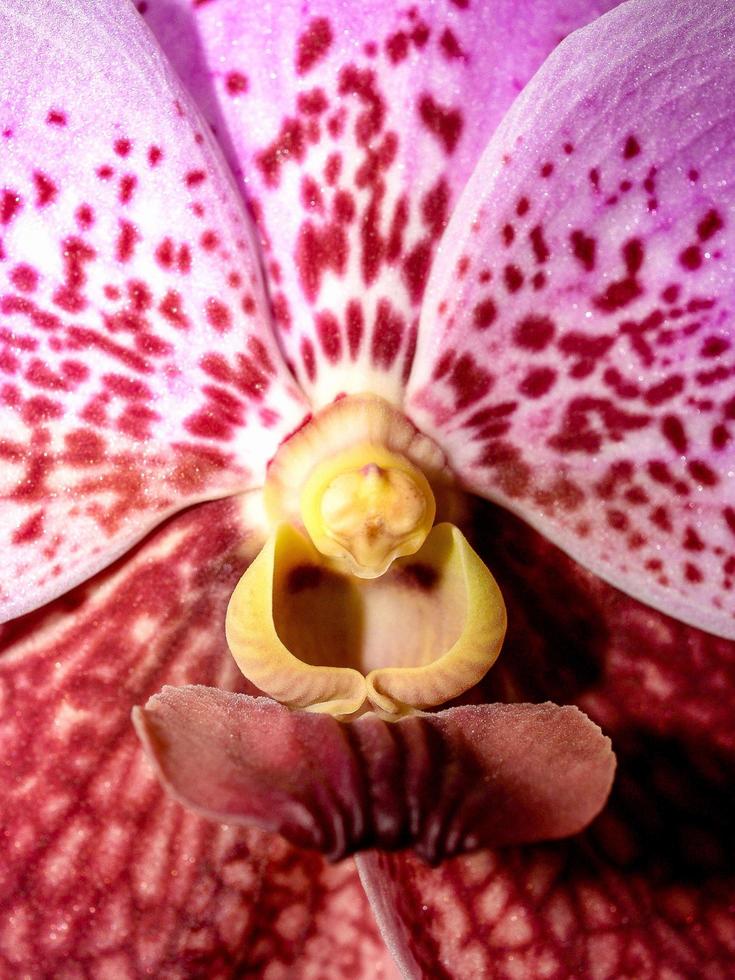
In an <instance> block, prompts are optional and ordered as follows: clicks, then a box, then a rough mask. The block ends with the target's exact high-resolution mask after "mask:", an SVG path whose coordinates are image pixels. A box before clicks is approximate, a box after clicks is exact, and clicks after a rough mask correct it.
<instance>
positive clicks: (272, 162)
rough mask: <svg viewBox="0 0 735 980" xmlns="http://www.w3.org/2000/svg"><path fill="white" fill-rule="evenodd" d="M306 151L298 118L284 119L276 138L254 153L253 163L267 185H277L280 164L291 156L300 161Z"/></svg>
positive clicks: (302, 128)
mask: <svg viewBox="0 0 735 980" xmlns="http://www.w3.org/2000/svg"><path fill="white" fill-rule="evenodd" d="M305 152H306V141H305V135H304V127H303V125H302V124H301V122H299V120H298V119H284V120H283V122H282V123H281V130H280V132H279V134H278V136H277V137H276V139H275V140H274V141H273V142H272V143H271V144H270V146H268V147H266V148H265V149H264V150H261V151H260V152H259V153H257V154H256V155H255V163H256V166H257V167H258V169H259V170H260V172H261V173H262V174H263V179H264V180H265V182H266V184H267V185H268V186H269V187H277V186H278V182H279V180H280V179H281V166H282V164H284V163H285V162H286V161H288V160H290V159H291V158H293V159H295V160H297V161H299V162H301V161H302V160H303V158H304V153H305Z"/></svg>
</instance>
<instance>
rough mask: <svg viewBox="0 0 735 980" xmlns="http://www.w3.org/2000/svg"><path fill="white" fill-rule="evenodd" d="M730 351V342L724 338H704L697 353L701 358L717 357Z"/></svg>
mask: <svg viewBox="0 0 735 980" xmlns="http://www.w3.org/2000/svg"><path fill="white" fill-rule="evenodd" d="M729 349H730V341H729V340H726V339H725V337H715V336H713V337H706V338H705V340H704V341H703V343H702V346H701V347H700V350H699V353H700V354H701V356H702V357H719V356H720V354H724V353H725V351H726V350H729Z"/></svg>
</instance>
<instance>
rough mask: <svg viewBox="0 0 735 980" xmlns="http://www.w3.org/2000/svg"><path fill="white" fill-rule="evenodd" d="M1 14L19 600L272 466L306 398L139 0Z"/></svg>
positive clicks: (219, 173) (4, 516)
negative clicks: (278, 345) (280, 348)
mask: <svg viewBox="0 0 735 980" xmlns="http://www.w3.org/2000/svg"><path fill="white" fill-rule="evenodd" d="M0 33H2V37H3V86H4V90H3V100H2V107H1V108H0V425H1V427H2V435H1V437H0V496H1V497H2V503H1V504H0V554H1V555H2V562H1V563H2V573H3V574H2V580H3V587H2V593H0V605H1V607H2V615H3V616H4V617H5V618H9V617H11V616H15V615H18V614H20V613H22V612H24V611H26V610H28V609H30V608H33V607H34V606H36V605H38V604H40V603H41V602H44V601H46V600H48V599H50V598H52V597H53V596H55V595H58V594H60V593H62V592H64V591H65V590H66V589H68V588H70V587H71V586H73V585H74V584H76V583H77V582H79V581H81V580H83V579H85V578H86V577H88V576H89V575H90V574H92V573H94V572H95V571H96V570H98V569H99V568H100V567H102V566H104V565H105V564H106V563H107V562H109V561H111V560H112V559H113V558H114V557H116V556H117V555H119V554H120V553H121V552H122V551H124V550H125V549H126V548H127V547H129V546H130V545H131V544H132V543H133V542H134V541H136V540H137V539H139V538H140V537H141V536H142V534H143V533H145V531H146V530H147V529H148V528H150V527H151V525H152V524H154V523H155V522H157V521H158V520H160V519H161V518H162V517H163V516H164V515H166V514H167V513H170V512H171V511H172V510H175V509H177V508H179V507H182V506H184V505H185V504H186V503H189V502H191V501H194V500H199V499H202V498H206V497H213V496H219V495H222V494H224V493H227V492H233V491H236V490H241V489H245V488H247V487H248V486H251V485H259V484H260V483H262V478H263V471H264V466H265V463H266V462H267V460H268V458H269V457H270V455H272V453H273V451H274V449H275V447H276V446H277V445H278V442H279V440H280V438H282V436H283V435H284V434H285V433H286V432H287V431H289V430H290V429H291V428H293V427H294V426H295V425H296V424H298V422H299V421H300V419H301V418H302V416H303V413H304V408H303V403H302V401H301V396H300V394H299V393H298V392H297V391H296V389H295V386H294V384H293V382H292V381H291V380H290V379H289V376H288V375H287V372H286V371H285V369H284V368H283V366H282V365H281V364H280V362H279V359H278V353H277V350H276V349H275V344H274V342H273V340H272V338H271V335H270V328H269V325H268V314H267V311H266V309H265V305H264V304H265V301H264V296H263V288H262V283H261V278H260V272H259V268H258V260H257V258H256V250H255V246H254V245H253V242H252V235H251V230H250V226H249V224H248V219H247V218H246V217H245V214H244V211H243V209H242V206H241V203H240V202H239V199H238V196H237V194H236V193H235V191H234V189H233V187H232V183H231V178H230V176H229V175H228V172H227V168H226V167H225V165H224V164H223V163H222V161H221V157H220V154H219V151H218V150H217V149H216V147H215V146H214V144H213V142H212V140H211V136H210V134H209V132H208V130H207V127H206V125H205V124H203V123H202V121H201V120H200V119H199V117H198V115H197V113H196V111H195V110H194V109H193V108H192V106H191V104H190V101H189V99H188V97H187V96H186V95H185V94H184V92H183V90H182V88H181V85H180V83H179V82H178V81H177V79H176V78H175V76H174V74H173V72H172V71H171V70H170V68H169V67H168V66H167V64H166V63H165V61H164V59H163V58H162V57H161V54H160V51H159V50H158V48H157V45H156V42H155V40H154V39H153V38H152V37H151V36H150V34H149V33H148V32H147V30H146V29H145V26H144V25H143V23H142V22H141V21H140V18H139V17H138V15H137V14H136V13H135V11H134V10H133V8H132V7H129V6H128V5H127V3H121V4H117V3H115V4H110V3H106V2H104V0H84V2H71V0H50V2H49V3H47V4H46V3H44V4H36V5H34V6H33V9H32V10H31V9H30V8H29V5H28V4H27V3H26V2H25V0H3V2H2V3H0ZM39 59H40V61H41V63H42V64H43V65H44V67H43V69H42V71H40V72H39ZM71 527H73V529H74V530H73V533H72V532H71V530H70V528H71Z"/></svg>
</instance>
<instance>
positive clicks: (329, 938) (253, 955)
mask: <svg viewBox="0 0 735 980" xmlns="http://www.w3.org/2000/svg"><path fill="white" fill-rule="evenodd" d="M269 836H270V835H269ZM270 840H271V843H270V846H269V850H268V854H267V859H266V860H265V861H264V863H263V878H262V886H261V891H260V893H259V895H258V899H257V902H256V903H255V906H254V908H253V909H252V916H253V919H252V928H251V930H250V931H249V933H248V937H247V943H246V946H245V948H244V949H243V950H242V951H241V955H242V963H241V964H239V967H238V969H237V970H234V971H233V974H234V975H235V976H238V977H240V976H243V975H244V976H247V977H253V978H255V977H263V978H265V980H302V978H304V980H309V978H313V980H346V978H348V977H353V978H355V980H399V973H398V970H397V969H396V967H395V964H394V962H393V958H392V956H391V955H390V953H389V951H388V949H387V948H386V946H385V944H384V943H383V940H382V938H381V936H380V933H379V932H378V929H377V925H376V923H375V919H374V917H373V914H372V911H371V909H370V905H369V904H368V900H367V896H366V895H365V891H364V889H363V887H362V884H361V882H360V879H359V878H358V875H357V869H356V868H355V863H354V861H352V860H350V859H348V860H345V861H340V862H339V863H337V864H329V863H327V862H326V861H325V859H324V858H323V857H322V856H321V854H316V853H315V852H314V851H301V850H298V849H296V848H293V847H292V846H291V845H290V844H289V843H288V842H287V841H285V840H284V839H283V838H282V837H271V838H270ZM230 975H231V974H230V973H226V974H225V976H227V977H229V976H230ZM205 976H206V978H207V980H209V976H210V974H209V973H203V974H202V980H204V977H205ZM112 980H117V978H112ZM182 980H184V978H182ZM186 980H189V978H188V977H187V978H186Z"/></svg>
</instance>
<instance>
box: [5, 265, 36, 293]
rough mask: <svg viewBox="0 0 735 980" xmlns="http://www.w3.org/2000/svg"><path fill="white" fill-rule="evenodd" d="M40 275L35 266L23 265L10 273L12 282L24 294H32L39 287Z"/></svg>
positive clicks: (17, 266)
mask: <svg viewBox="0 0 735 980" xmlns="http://www.w3.org/2000/svg"><path fill="white" fill-rule="evenodd" d="M38 280H39V275H38V272H37V271H36V270H35V269H34V268H33V266H30V265H26V264H25V263H21V264H20V265H16V267H15V268H14V269H13V270H12V271H11V273H10V281H11V282H12V284H13V285H14V286H15V288H16V289H18V290H20V292H22V293H32V292H33V291H34V290H35V289H36V288H37V286H38Z"/></svg>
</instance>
